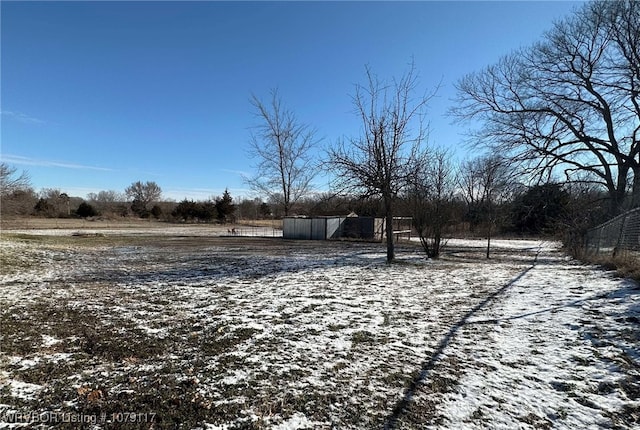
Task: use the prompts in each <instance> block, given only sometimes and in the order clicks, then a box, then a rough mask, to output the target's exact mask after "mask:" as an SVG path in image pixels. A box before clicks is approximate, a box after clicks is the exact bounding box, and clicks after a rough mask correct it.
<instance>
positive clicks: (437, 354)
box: [384, 257, 537, 430]
mask: <svg viewBox="0 0 640 430" xmlns="http://www.w3.org/2000/svg"><path fill="white" fill-rule="evenodd" d="M536 258H537V257H536ZM535 266H536V261H535V260H534V263H533V264H532V265H531V266H529V267H528V268H526V269H525V270H524V271H522V273H520V274H519V275H518V276H516V277H515V278H513V279H512V280H511V281H509V282H508V283H506V284H505V285H504V286H502V287H501V288H500V289H499V290H496V291H495V292H493V293H492V294H491V295H489V296H487V298H485V299H484V300H483V301H482V302H480V303H478V304H477V305H476V306H474V307H473V308H472V309H471V310H469V311H468V312H467V313H466V314H464V316H463V317H462V318H461V319H460V320H459V321H458V322H457V323H456V324H455V325H454V326H453V327H451V329H450V330H449V332H448V333H447V334H446V335H445V337H444V338H442V340H441V341H440V342H439V343H438V346H437V347H436V350H435V351H434V353H433V355H432V356H431V358H430V359H429V360H427V361H426V362H424V363H423V364H422V367H421V370H420V373H419V374H418V375H417V376H416V377H415V378H414V379H413V380H412V381H411V383H410V384H409V387H408V388H407V390H406V391H405V394H404V396H403V398H402V399H401V400H400V401H399V402H398V403H397V404H396V406H395V407H394V409H393V411H392V412H391V414H390V415H389V416H388V417H387V419H386V421H385V423H384V429H385V430H387V429H395V428H396V426H397V425H398V421H399V419H400V418H401V417H402V416H403V415H404V414H405V413H406V412H407V409H408V408H409V406H410V404H411V402H412V400H413V397H414V396H415V394H416V392H417V390H418V389H419V388H420V386H421V385H422V384H423V383H424V382H425V381H426V380H427V377H428V376H429V374H430V372H431V371H432V370H433V369H434V368H435V366H436V364H437V363H438V362H439V361H440V358H441V357H442V354H443V353H444V350H445V349H446V348H447V346H449V344H450V343H451V341H452V340H453V338H454V337H455V336H456V334H457V333H458V331H459V330H460V329H461V328H462V327H464V326H465V325H466V324H468V323H469V319H470V318H471V317H473V316H474V315H475V314H476V313H477V312H479V311H480V310H481V309H482V308H484V307H485V306H486V305H487V304H489V303H490V302H491V301H493V299H494V298H495V297H497V296H499V295H500V294H502V293H503V292H504V291H506V290H507V289H508V288H509V287H511V286H512V285H513V284H515V283H516V282H518V281H519V280H520V279H522V277H524V276H525V275H526V274H527V273H529V271H530V270H531V269H533V268H534V267H535Z"/></svg>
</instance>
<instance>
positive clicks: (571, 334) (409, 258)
mask: <svg viewBox="0 0 640 430" xmlns="http://www.w3.org/2000/svg"><path fill="white" fill-rule="evenodd" d="M22 233H23V234H21V235H16V236H13V237H12V236H11V235H9V236H5V237H3V239H2V240H0V251H1V253H2V254H0V256H1V257H2V260H1V262H2V269H1V274H0V280H1V284H0V303H1V306H0V323H1V326H0V327H1V335H2V337H1V346H2V348H1V353H0V366H1V369H0V428H7V427H17V426H19V425H24V424H25V423H26V421H28V420H29V419H31V420H32V422H33V419H34V417H35V418H36V419H40V418H42V417H46V418H48V419H49V423H46V424H47V425H53V423H52V420H53V419H56V420H58V421H59V423H58V424H57V425H60V423H62V422H63V421H64V423H62V425H63V426H65V425H66V426H67V427H68V428H77V426H78V424H77V423H71V421H72V420H74V419H75V420H80V419H84V420H85V422H86V423H89V424H90V425H92V426H93V427H94V428H185V429H191V428H204V429H211V430H212V429H235V428H260V429H263V428H269V429H298V428H319V429H324V428H326V429H329V428H340V429H345V428H352V429H372V428H398V429H400V428H402V429H423V428H442V429H445V428H468V429H483V428H504V429H514V428H523V429H526V428H543V429H544V428H565V429H575V428H585V429H586V428H623V429H624V428H626V429H631V428H638V427H639V426H640V289H638V285H637V284H635V283H633V282H631V281H627V280H623V279H616V278H615V277H613V276H612V275H611V274H610V273H607V272H603V271H601V270H599V269H597V268H595V267H591V266H585V265H582V264H580V263H579V262H575V261H572V260H570V259H569V258H568V257H566V256H565V255H563V254H562V253H561V252H560V251H559V249H558V244H555V243H545V242H540V241H495V242H494V246H495V248H494V252H493V258H492V259H491V260H485V259H484V258H483V249H482V247H483V245H484V244H483V243H482V242H479V241H451V242H450V243H449V248H448V250H447V251H446V252H445V255H444V256H443V258H442V259H441V260H439V261H425V260H424V259H423V258H422V257H421V255H420V253H419V249H418V248H416V247H413V246H411V245H405V246H401V247H400V249H399V256H400V262H399V263H396V264H391V265H388V264H386V263H385V262H384V255H385V254H384V249H383V248H381V246H380V245H379V244H366V243H349V242H289V241H283V240H282V239H278V238H271V239H264V238H236V237H226V238H222V237H213V235H202V236H198V237H192V236H188V237H186V236H182V237H179V236H176V235H166V234H163V235H158V236H157V238H156V239H150V238H149V237H148V232H147V236H144V237H124V236H117V237H116V238H114V239H112V238H111V237H110V236H109V235H108V234H107V235H106V236H107V237H102V236H96V237H71V235H70V233H69V237H62V236H63V235H62V234H60V232H57V234H58V235H59V236H61V237H59V238H54V237H46V236H30V235H25V234H24V233H25V232H22ZM114 237H115V236H114ZM133 414H135V415H133ZM125 419H126V420H128V422H126V423H125V422H124V421H125ZM41 421H43V420H42V419H41ZM151 421H153V423H152V422H151ZM87 427H88V426H87Z"/></svg>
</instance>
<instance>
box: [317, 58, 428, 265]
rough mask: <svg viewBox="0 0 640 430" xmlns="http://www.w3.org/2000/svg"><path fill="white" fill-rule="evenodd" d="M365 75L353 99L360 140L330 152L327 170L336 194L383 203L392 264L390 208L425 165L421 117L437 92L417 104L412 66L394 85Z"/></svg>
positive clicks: (419, 98)
mask: <svg viewBox="0 0 640 430" xmlns="http://www.w3.org/2000/svg"><path fill="white" fill-rule="evenodd" d="M366 75H367V84H366V85H364V86H362V85H357V86H356V91H355V96H354V97H353V104H354V106H355V110H356V114H357V115H358V117H359V118H360V121H361V125H362V135H361V136H358V137H354V138H350V139H347V140H346V141H342V142H340V143H338V144H337V145H336V146H334V147H333V148H330V149H329V166H330V168H331V169H332V172H333V173H334V174H335V177H336V182H337V185H338V186H339V187H340V188H342V189H352V190H358V191H360V192H362V193H363V195H364V196H374V195H375V196H380V197H381V198H382V202H383V205H384V217H385V231H386V237H387V261H392V260H393V259H394V258H395V251H394V243H393V235H392V232H393V216H394V210H395V207H394V202H395V199H396V197H397V195H398V193H399V192H400V191H401V190H403V189H404V188H406V187H407V186H408V185H409V184H410V183H411V182H412V181H413V179H412V178H414V177H415V175H416V174H417V173H416V172H417V171H418V170H419V168H420V166H421V165H422V164H423V158H424V155H425V154H424V151H423V150H422V147H421V145H422V143H423V142H424V141H425V140H426V134H427V133H426V132H427V130H426V127H425V126H424V121H423V119H424V113H425V112H424V111H425V108H426V106H427V103H428V101H429V100H430V99H431V97H433V95H434V94H435V91H434V92H433V93H431V94H429V95H427V94H425V95H422V96H421V97H417V98H415V96H414V93H415V92H416V91H417V86H418V79H417V74H416V71H415V66H414V64H413V63H412V64H411V65H410V68H409V70H408V72H406V73H405V74H404V75H403V76H402V77H401V78H400V79H399V80H396V79H394V80H393V82H392V84H386V83H384V82H382V81H380V80H379V79H378V78H377V77H376V76H375V75H374V74H373V73H372V71H371V70H370V68H368V67H367V68H366Z"/></svg>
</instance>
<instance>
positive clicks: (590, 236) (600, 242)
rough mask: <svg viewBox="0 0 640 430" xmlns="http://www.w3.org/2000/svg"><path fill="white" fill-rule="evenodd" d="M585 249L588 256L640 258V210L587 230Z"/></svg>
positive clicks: (631, 211)
mask: <svg viewBox="0 0 640 430" xmlns="http://www.w3.org/2000/svg"><path fill="white" fill-rule="evenodd" d="M585 249H586V251H587V253H588V254H590V255H605V256H610V257H624V256H633V257H640V208H637V209H633V210H630V211H629V212H626V213H624V214H622V215H618V216H617V217H615V218H613V219H611V220H609V221H607V222H605V223H603V224H600V225H599V226H597V227H594V228H592V229H591V230H589V231H588V232H587V234H586V237H585Z"/></svg>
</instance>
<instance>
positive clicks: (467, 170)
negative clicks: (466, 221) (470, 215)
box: [459, 155, 517, 258]
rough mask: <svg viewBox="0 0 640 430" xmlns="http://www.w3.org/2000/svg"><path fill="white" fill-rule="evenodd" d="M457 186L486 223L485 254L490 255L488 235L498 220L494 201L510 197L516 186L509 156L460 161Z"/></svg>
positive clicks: (489, 156)
mask: <svg viewBox="0 0 640 430" xmlns="http://www.w3.org/2000/svg"><path fill="white" fill-rule="evenodd" d="M459 186H460V190H461V192H462V195H463V197H464V198H465V200H466V201H467V204H468V207H469V208H470V210H472V211H475V212H476V213H477V214H479V215H480V218H481V219H482V220H483V221H484V222H485V223H486V227H487V230H486V235H487V253H486V255H487V258H489V257H490V251H491V237H492V235H493V232H494V228H495V226H496V223H497V220H498V211H497V204H498V203H502V202H504V201H506V200H508V198H510V197H511V195H512V192H513V190H514V188H515V187H516V186H517V183H516V182H515V178H514V175H513V171H512V169H510V166H509V162H508V160H505V159H504V158H502V157H500V156H497V155H488V156H481V157H478V158H474V159H472V160H468V161H466V162H464V163H462V166H461V170H460V174H459Z"/></svg>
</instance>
